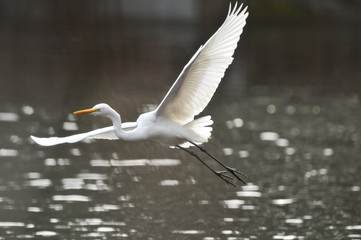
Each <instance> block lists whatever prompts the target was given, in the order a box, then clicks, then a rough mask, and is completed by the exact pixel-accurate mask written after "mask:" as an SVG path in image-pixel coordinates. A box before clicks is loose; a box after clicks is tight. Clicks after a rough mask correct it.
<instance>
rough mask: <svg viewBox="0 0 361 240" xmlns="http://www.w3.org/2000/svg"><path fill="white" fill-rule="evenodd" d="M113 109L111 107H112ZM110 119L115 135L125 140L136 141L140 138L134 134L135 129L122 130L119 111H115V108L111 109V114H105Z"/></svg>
mask: <svg viewBox="0 0 361 240" xmlns="http://www.w3.org/2000/svg"><path fill="white" fill-rule="evenodd" d="M112 110H113V109H112ZM107 117H108V118H110V120H112V123H113V126H114V132H115V135H116V136H117V137H118V138H120V139H122V140H125V141H136V140H140V139H139V137H138V136H137V134H136V131H134V130H131V131H123V129H122V120H121V118H120V115H119V113H117V112H116V111H115V110H113V111H112V113H111V114H109V115H108V116H107Z"/></svg>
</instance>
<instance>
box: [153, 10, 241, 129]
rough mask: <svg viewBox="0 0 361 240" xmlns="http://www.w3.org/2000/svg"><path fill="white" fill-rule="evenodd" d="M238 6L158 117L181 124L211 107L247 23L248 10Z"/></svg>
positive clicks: (181, 79) (203, 48)
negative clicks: (210, 103) (209, 105)
mask: <svg viewBox="0 0 361 240" xmlns="http://www.w3.org/2000/svg"><path fill="white" fill-rule="evenodd" d="M241 9H242V5H241V6H240V7H238V8H237V4H236V5H235V6H234V8H233V9H232V6H231V5H230V7H229V12H228V15H227V18H226V20H225V21H224V23H223V24H222V26H221V27H220V28H219V29H218V30H217V32H216V33H215V34H214V35H213V36H212V37H211V38H210V39H209V40H208V41H207V42H206V44H204V46H201V47H200V48H199V49H198V51H197V52H196V53H195V54H194V56H193V57H192V58H191V60H190V61H189V62H188V63H187V65H186V66H185V67H184V68H183V71H182V72H181V74H180V75H179V76H178V78H177V80H176V81H175V83H174V84H173V86H172V87H171V89H170V90H169V91H168V93H167V95H166V96H165V98H164V99H163V101H162V102H161V103H160V105H159V106H158V108H157V109H156V114H157V116H163V117H167V118H169V119H172V120H173V121H175V122H178V123H180V124H186V123H188V122H190V121H192V120H193V119H194V116H195V115H198V114H199V113H200V112H202V111H203V109H204V108H205V107H206V106H207V105H208V103H209V101H210V100H211V98H212V96H213V94H214V92H215V91H216V89H217V87H218V85H219V83H220V81H221V79H222V77H223V76H224V73H225V71H226V69H227V68H228V66H229V65H230V64H231V62H232V60H233V57H232V55H233V53H234V50H235V49H236V47H237V42H238V40H239V38H240V35H241V33H242V30H243V27H244V26H245V24H246V18H247V16H248V12H246V10H247V7H246V8H244V9H243V11H242V12H241Z"/></svg>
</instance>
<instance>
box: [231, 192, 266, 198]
mask: <svg viewBox="0 0 361 240" xmlns="http://www.w3.org/2000/svg"><path fill="white" fill-rule="evenodd" d="M236 194H237V196H238V197H261V196H262V193H260V192H255V191H238V192H237V193H236Z"/></svg>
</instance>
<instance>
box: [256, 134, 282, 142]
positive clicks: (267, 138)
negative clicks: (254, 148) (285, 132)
mask: <svg viewBox="0 0 361 240" xmlns="http://www.w3.org/2000/svg"><path fill="white" fill-rule="evenodd" d="M259 138H260V139H261V140H263V141H276V140H278V139H279V134H278V133H275V132H263V133H261V134H260V135H259Z"/></svg>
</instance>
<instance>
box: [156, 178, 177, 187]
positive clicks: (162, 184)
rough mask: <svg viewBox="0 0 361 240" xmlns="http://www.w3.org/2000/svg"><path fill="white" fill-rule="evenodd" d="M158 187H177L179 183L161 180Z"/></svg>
mask: <svg viewBox="0 0 361 240" xmlns="http://www.w3.org/2000/svg"><path fill="white" fill-rule="evenodd" d="M160 185H161V186H177V185H179V181H178V180H171V179H167V180H162V181H160Z"/></svg>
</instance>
